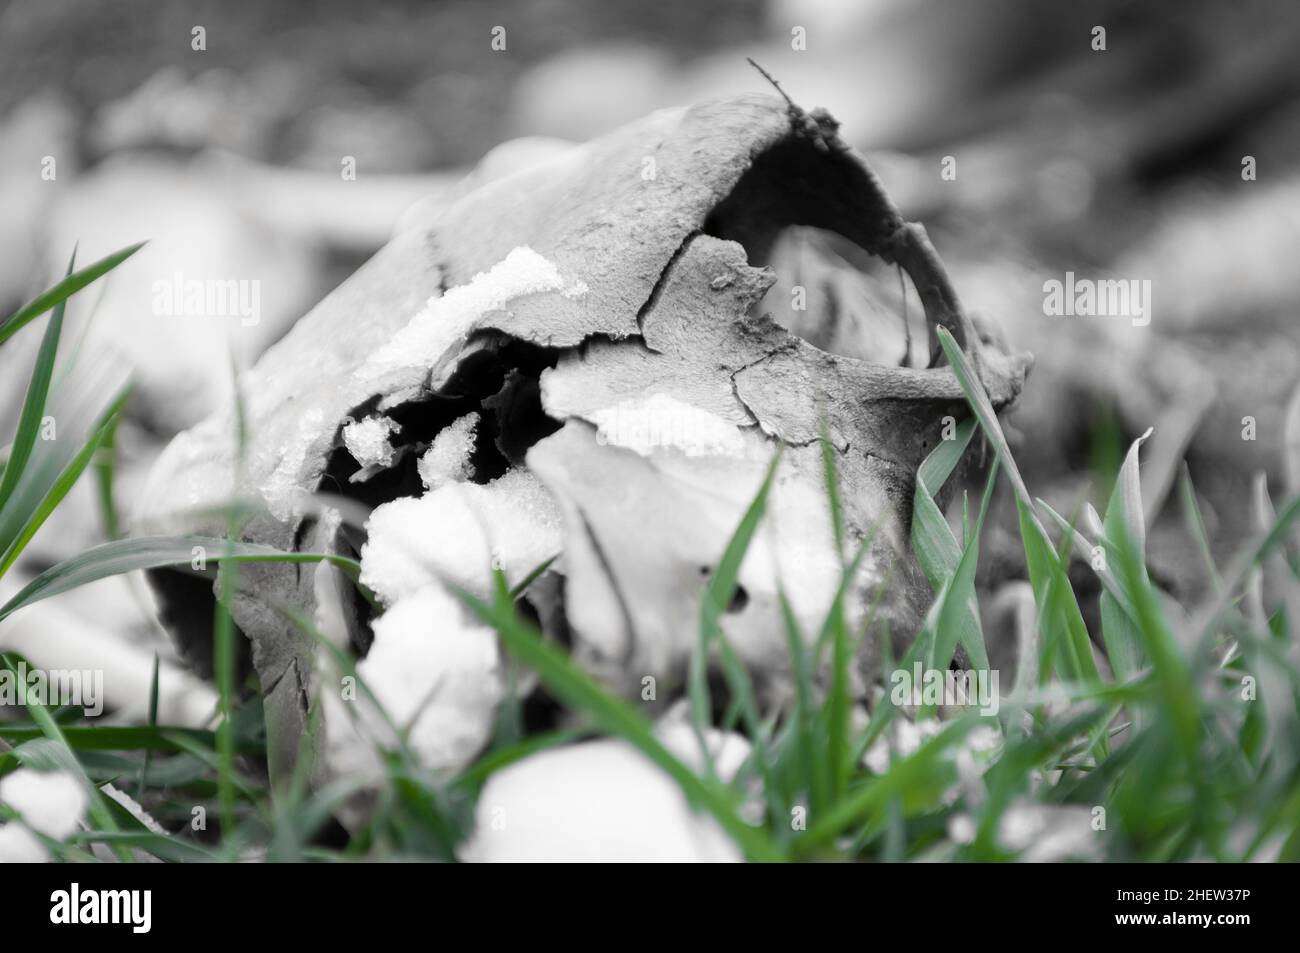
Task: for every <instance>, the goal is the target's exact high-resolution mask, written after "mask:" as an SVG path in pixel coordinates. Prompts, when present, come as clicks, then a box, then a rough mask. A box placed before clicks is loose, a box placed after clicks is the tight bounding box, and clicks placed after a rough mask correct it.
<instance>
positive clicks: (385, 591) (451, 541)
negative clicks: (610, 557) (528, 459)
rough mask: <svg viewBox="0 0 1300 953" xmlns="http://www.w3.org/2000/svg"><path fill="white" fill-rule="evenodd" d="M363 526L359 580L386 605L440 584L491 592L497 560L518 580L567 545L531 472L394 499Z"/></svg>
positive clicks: (543, 490) (546, 495)
mask: <svg viewBox="0 0 1300 953" xmlns="http://www.w3.org/2000/svg"><path fill="white" fill-rule="evenodd" d="M366 530H367V533H368V540H367V542H366V544H365V546H364V547H362V550H361V579H362V581H363V582H364V583H365V584H366V585H367V586H369V587H370V588H371V589H372V590H374V592H375V593H376V594H377V595H378V596H379V598H380V599H382V600H383V602H384V603H385V604H387V605H392V604H394V603H396V602H397V601H398V600H400V599H403V598H405V597H407V596H410V595H412V594H414V593H416V592H418V591H420V590H421V589H423V588H424V587H426V586H428V585H429V584H430V583H433V582H439V581H443V582H450V583H455V584H456V585H459V586H462V587H464V588H466V589H469V590H470V591H473V592H478V593H484V594H486V593H487V592H488V591H489V583H490V580H491V570H492V566H493V564H494V563H495V564H496V565H497V566H498V567H499V568H500V569H501V570H502V571H504V572H505V574H506V578H507V579H509V580H510V581H511V582H512V583H513V582H518V581H519V580H521V579H523V578H524V577H525V576H527V575H528V573H530V572H531V571H532V570H533V569H535V568H537V566H538V565H540V564H541V563H543V562H545V561H546V560H547V559H550V558H551V557H552V556H554V555H555V554H556V553H558V552H559V551H560V548H561V545H562V543H561V535H560V511H559V507H558V506H557V505H556V503H555V500H554V499H553V498H552V496H551V494H550V493H549V492H548V491H547V490H546V488H545V487H543V486H542V484H541V483H540V482H539V481H538V480H537V478H536V477H534V476H533V475H532V474H531V473H529V472H528V471H527V470H511V471H510V472H508V473H506V474H505V475H504V476H502V477H500V478H499V479H496V480H493V481H492V482H491V483H488V484H486V485H479V484H477V483H446V484H444V485H442V486H440V487H439V488H438V489H436V490H430V491H429V492H428V493H426V494H425V495H424V496H422V497H403V498H401V499H397V500H393V501H392V502H391V503H385V504H384V505H382V506H379V507H377V508H376V509H375V511H374V512H373V513H371V514H370V520H369V521H368V522H367V523H366Z"/></svg>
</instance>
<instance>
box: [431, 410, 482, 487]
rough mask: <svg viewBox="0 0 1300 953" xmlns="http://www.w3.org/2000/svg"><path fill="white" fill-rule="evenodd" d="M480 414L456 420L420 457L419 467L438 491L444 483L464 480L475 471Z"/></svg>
mask: <svg viewBox="0 0 1300 953" xmlns="http://www.w3.org/2000/svg"><path fill="white" fill-rule="evenodd" d="M478 423H479V416H478V414H477V413H471V414H466V415H465V416H464V417H461V418H459V419H457V420H455V421H453V422H452V423H451V424H450V425H449V426H447V427H444V428H443V429H442V431H440V432H439V433H438V435H437V436H436V437H434V438H433V443H432V444H431V445H430V446H429V449H428V450H427V451H426V452H425V454H424V456H422V457H420V461H419V463H418V464H417V469H418V470H419V472H420V480H421V481H422V482H423V483H424V485H425V488H426V489H430V490H436V489H437V488H438V487H440V486H442V485H443V484H444V483H464V482H465V481H466V480H468V479H469V478H470V475H471V473H473V468H472V467H471V466H470V459H469V458H470V454H472V453H473V452H474V432H475V431H476V430H477V429H478Z"/></svg>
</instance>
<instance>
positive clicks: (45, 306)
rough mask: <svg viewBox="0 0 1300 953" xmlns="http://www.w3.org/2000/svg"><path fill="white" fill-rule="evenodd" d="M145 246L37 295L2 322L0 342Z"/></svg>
mask: <svg viewBox="0 0 1300 953" xmlns="http://www.w3.org/2000/svg"><path fill="white" fill-rule="evenodd" d="M144 245H145V243H144V242H139V243H138V244H135V245H131V246H129V247H127V248H123V249H122V250H121V251H119V252H114V253H113V254H111V255H108V256H106V257H104V258H101V259H100V260H99V261H97V262H94V263H93V264H90V265H87V266H86V267H85V268H83V269H81V271H78V272H75V273H74V274H71V275H68V276H67V277H66V278H64V279H63V280H62V281H60V282H59V283H58V284H57V285H55V286H54V287H53V288H51V289H50V290H49V291H46V292H45V293H44V294H40V295H37V296H36V297H35V298H33V299H32V300H31V301H30V302H28V303H27V304H25V305H23V307H21V308H19V309H18V310H17V311H15V312H14V313H13V314H11V315H10V316H9V317H7V318H5V319H4V321H2V322H0V345H2V344H4V342H5V341H7V340H9V339H10V338H11V337H13V336H14V335H15V334H16V333H17V332H18V331H19V330H20V329H21V328H22V327H24V326H25V325H26V324H28V323H29V322H31V321H33V320H35V319H36V318H39V317H40V316H41V315H42V314H44V313H45V312H46V311H49V310H50V309H51V308H53V307H56V306H57V305H59V304H60V303H62V302H64V301H66V300H68V298H70V297H72V296H73V295H74V294H76V293H77V292H78V291H80V290H81V289H82V288H84V287H86V285H88V284H90V283H91V282H93V281H95V280H96V279H98V278H100V277H102V276H103V275H105V274H107V273H108V272H110V271H112V270H113V269H114V268H116V267H117V266H118V265H120V264H121V263H122V262H124V261H126V260H127V259H128V258H130V257H131V256H132V255H134V254H135V253H136V252H138V251H139V250H140V249H141V248H143V247H144Z"/></svg>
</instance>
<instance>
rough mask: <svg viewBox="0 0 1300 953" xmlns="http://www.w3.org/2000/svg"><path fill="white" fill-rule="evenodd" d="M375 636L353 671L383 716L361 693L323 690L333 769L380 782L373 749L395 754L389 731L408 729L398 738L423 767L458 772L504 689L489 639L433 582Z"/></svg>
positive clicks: (395, 610)
mask: <svg viewBox="0 0 1300 953" xmlns="http://www.w3.org/2000/svg"><path fill="white" fill-rule="evenodd" d="M374 634H375V640H374V643H373V644H372V645H371V647H370V652H369V653H368V654H367V655H366V657H365V658H364V659H362V660H361V662H360V663H358V665H357V674H358V676H359V677H360V681H361V682H362V683H363V684H364V685H365V686H366V687H367V688H369V690H370V691H371V692H373V693H374V696H375V698H377V699H378V700H379V704H380V705H382V706H383V712H384V713H387V716H388V718H385V717H384V715H383V714H382V713H381V712H380V710H379V709H377V708H376V707H375V705H374V703H373V702H372V701H371V699H370V698H369V697H367V696H365V695H364V693H363V692H362V691H361V689H357V697H356V698H354V699H350V700H341V699H340V697H339V695H340V693H338V692H325V695H324V697H325V699H326V705H327V708H326V718H325V725H326V736H327V737H326V741H327V752H328V754H327V756H328V759H329V761H330V765H331V767H332V768H333V769H334V770H335V771H337V772H339V773H340V774H342V775H357V774H360V775H361V776H365V777H376V778H377V777H379V776H381V775H382V771H383V769H382V765H381V764H380V763H379V761H378V759H377V756H376V752H375V747H374V746H375V743H376V742H378V743H379V744H381V745H383V746H385V747H387V748H390V749H392V748H395V747H396V746H397V743H398V739H397V738H396V737H395V736H394V734H393V727H392V726H393V725H396V726H397V727H398V729H407V728H408V726H409V730H408V731H407V737H406V740H407V743H408V744H409V745H410V747H411V750H412V751H413V752H414V753H415V755H416V756H417V758H418V759H419V761H420V763H421V764H422V765H424V766H426V767H429V768H432V769H434V770H437V771H444V770H446V771H455V770H458V769H460V768H463V767H464V766H465V765H467V764H468V763H469V761H470V760H471V759H472V758H473V757H474V755H475V754H477V752H478V751H479V750H480V749H481V748H482V747H483V745H484V744H485V743H486V742H487V740H488V738H489V737H490V735H491V733H492V725H493V722H494V719H495V715H496V708H497V705H498V704H499V703H500V701H501V697H502V694H503V692H504V684H503V679H502V672H501V658H500V652H499V650H498V648H497V642H496V636H495V634H494V633H493V632H492V630H491V629H489V628H487V627H485V626H482V625H477V624H472V623H469V622H467V621H466V620H465V615H464V612H463V610H462V608H461V606H460V604H459V602H458V601H457V600H456V599H455V598H454V597H452V596H451V595H450V594H449V593H447V592H446V591H445V590H444V589H442V587H441V586H438V585H436V584H435V585H430V586H426V587H425V588H424V589H421V590H420V591H419V592H416V593H414V594H411V595H409V596H407V597H405V598H403V599H402V600H401V601H400V602H398V603H397V604H395V605H394V606H393V607H392V608H391V609H389V610H388V611H387V612H385V613H384V614H383V615H382V616H380V617H379V618H378V619H377V620H375V623H374ZM389 719H391V723H390V721H389Z"/></svg>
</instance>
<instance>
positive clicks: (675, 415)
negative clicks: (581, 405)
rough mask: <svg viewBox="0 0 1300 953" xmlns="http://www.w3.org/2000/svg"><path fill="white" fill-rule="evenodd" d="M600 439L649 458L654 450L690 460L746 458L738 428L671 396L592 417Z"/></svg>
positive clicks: (654, 397)
mask: <svg viewBox="0 0 1300 953" xmlns="http://www.w3.org/2000/svg"><path fill="white" fill-rule="evenodd" d="M590 419H591V421H592V423H594V424H595V425H596V427H597V435H596V439H597V440H599V441H600V442H601V443H606V444H612V445H614V446H617V447H626V448H628V449H629V450H635V451H636V452H637V453H639V454H641V455H642V456H649V454H650V453H651V452H652V451H654V450H665V449H672V450H679V451H681V452H682V453H684V454H685V455H686V456H688V457H702V456H729V457H738V456H741V455H742V454H744V452H745V447H744V441H743V440H742V439H741V436H740V432H739V431H738V430H737V429H736V427H735V425H734V424H731V423H729V422H727V421H726V420H723V419H722V418H721V417H719V416H718V415H717V414H713V413H710V412H709V411H707V410H703V409H701V408H699V407H695V406H693V405H691V404H687V403H685V402H683V401H680V400H677V399H676V398H675V397H670V396H669V395H668V394H654V395H652V396H650V397H647V398H640V399H636V400H624V401H620V402H619V403H617V404H615V405H614V406H612V407H605V408H603V409H601V410H598V411H596V412H594V413H592V414H591V415H590Z"/></svg>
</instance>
